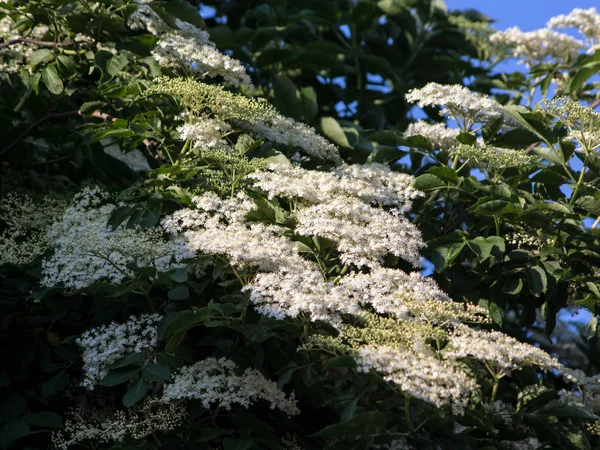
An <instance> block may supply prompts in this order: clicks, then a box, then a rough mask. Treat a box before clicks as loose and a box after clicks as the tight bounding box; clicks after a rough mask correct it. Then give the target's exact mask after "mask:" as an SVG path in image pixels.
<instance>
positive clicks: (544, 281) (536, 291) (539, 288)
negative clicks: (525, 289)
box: [527, 266, 548, 297]
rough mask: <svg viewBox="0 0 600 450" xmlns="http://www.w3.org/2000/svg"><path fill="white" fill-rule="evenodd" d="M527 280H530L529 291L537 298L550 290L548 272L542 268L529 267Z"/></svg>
mask: <svg viewBox="0 0 600 450" xmlns="http://www.w3.org/2000/svg"><path fill="white" fill-rule="evenodd" d="M527 279H528V280H529V289H530V290H531V293H532V294H533V295H535V296H536V297H539V296H540V295H541V294H543V293H544V292H546V290H547V289H548V277H547V276H546V271H545V270H544V269H542V268H541V267H540V266H532V267H529V268H528V269H527Z"/></svg>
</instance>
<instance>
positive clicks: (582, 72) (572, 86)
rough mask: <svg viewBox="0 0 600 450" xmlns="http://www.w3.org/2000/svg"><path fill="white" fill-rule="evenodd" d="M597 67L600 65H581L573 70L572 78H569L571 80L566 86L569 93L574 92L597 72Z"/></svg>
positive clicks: (599, 67)
mask: <svg viewBox="0 0 600 450" xmlns="http://www.w3.org/2000/svg"><path fill="white" fill-rule="evenodd" d="M598 69H600V66H598V65H595V66H591V67H582V68H581V69H579V70H578V71H577V72H575V75H573V78H571V82H570V83H569V86H568V87H567V89H568V90H569V94H573V93H575V92H576V91H577V90H578V89H579V88H580V87H581V86H583V84H584V83H585V82H586V81H587V80H589V79H590V78H591V77H592V76H593V75H595V74H596V73H597V72H598Z"/></svg>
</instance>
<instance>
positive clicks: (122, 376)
mask: <svg viewBox="0 0 600 450" xmlns="http://www.w3.org/2000/svg"><path fill="white" fill-rule="evenodd" d="M138 373H140V369H139V368H135V369H130V370H127V371H125V372H118V371H111V372H109V373H108V375H106V376H105V377H104V378H102V380H100V383H99V384H100V386H106V387H112V386H117V385H119V384H122V383H125V382H127V381H129V380H131V379H132V378H133V377H135V376H137V374H138Z"/></svg>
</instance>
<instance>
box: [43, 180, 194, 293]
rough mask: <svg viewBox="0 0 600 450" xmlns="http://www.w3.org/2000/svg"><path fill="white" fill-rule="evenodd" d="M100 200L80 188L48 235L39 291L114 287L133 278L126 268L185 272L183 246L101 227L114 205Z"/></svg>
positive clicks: (142, 232)
mask: <svg viewBox="0 0 600 450" xmlns="http://www.w3.org/2000/svg"><path fill="white" fill-rule="evenodd" d="M105 198H106V194H104V193H102V192H101V191H99V190H98V189H97V188H94V189H89V188H86V189H84V190H83V191H82V192H80V193H79V194H77V195H76V196H75V197H74V199H73V203H72V204H71V205H70V206H69V207H68V208H67V209H66V211H65V213H64V215H63V216H62V218H61V219H60V220H58V221H57V222H55V223H54V224H53V225H52V226H51V228H50V231H49V233H48V236H49V245H50V247H51V248H52V250H53V254H52V255H51V256H50V257H49V258H47V259H45V260H44V261H43V262H42V281H41V284H42V285H43V286H48V287H52V286H57V285H62V286H64V287H66V288H73V289H82V288H84V287H86V286H89V285H91V284H93V283H95V282H98V281H106V282H109V283H112V284H119V283H121V282H122V281H123V280H124V279H126V278H130V277H133V276H134V275H135V273H134V271H133V270H132V269H131V268H130V265H132V264H134V265H136V266H137V267H154V268H155V269H156V270H157V271H158V272H168V271H169V270H172V269H176V268H182V267H185V266H186V264H185V263H183V262H182V261H183V260H184V259H187V258H190V257H192V256H193V254H192V253H190V252H189V251H188V250H187V248H186V247H185V246H184V245H183V242H181V241H178V240H175V239H172V240H169V241H165V240H164V239H163V237H162V230H161V229H160V228H152V229H142V228H133V229H128V228H126V227H125V225H124V224H121V225H120V226H119V227H117V228H116V229H115V230H113V229H112V228H111V227H109V226H108V225H107V222H108V220H109V218H110V215H111V213H112V212H113V211H114V210H115V209H116V208H117V206H116V205H114V204H111V203H106V200H105Z"/></svg>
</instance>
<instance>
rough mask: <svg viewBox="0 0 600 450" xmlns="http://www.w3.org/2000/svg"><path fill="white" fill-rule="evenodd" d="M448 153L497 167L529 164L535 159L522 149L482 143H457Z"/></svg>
mask: <svg viewBox="0 0 600 450" xmlns="http://www.w3.org/2000/svg"><path fill="white" fill-rule="evenodd" d="M450 154H451V155H452V156H458V157H460V158H462V159H464V160H473V161H475V162H477V163H480V164H481V163H484V164H486V165H487V166H488V167H498V168H502V167H518V166H526V165H528V164H531V163H532V162H533V161H534V159H535V156H532V155H529V154H527V153H525V152H524V151H522V150H513V149H509V148H499V147H488V146H486V145H484V144H478V145H467V144H458V145H457V146H455V147H453V148H452V149H451V151H450Z"/></svg>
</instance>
